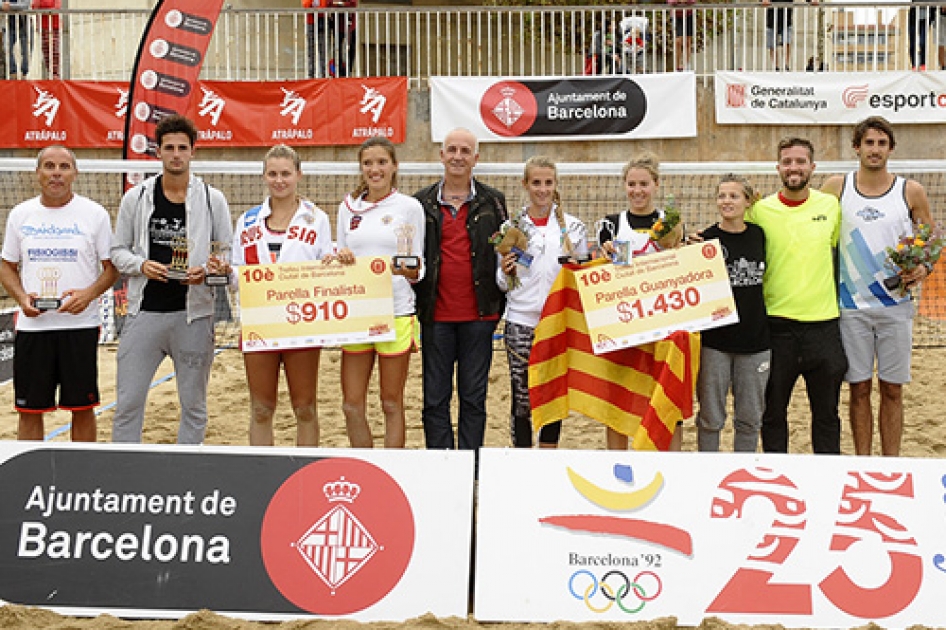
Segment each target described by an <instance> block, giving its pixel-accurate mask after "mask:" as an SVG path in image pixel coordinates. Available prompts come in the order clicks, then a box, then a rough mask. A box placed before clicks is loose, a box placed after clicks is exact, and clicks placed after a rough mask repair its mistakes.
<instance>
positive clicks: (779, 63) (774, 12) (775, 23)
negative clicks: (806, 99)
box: [762, 0, 818, 72]
mask: <svg viewBox="0 0 946 630" xmlns="http://www.w3.org/2000/svg"><path fill="white" fill-rule="evenodd" d="M808 2H810V3H811V4H818V0H808ZM772 4H775V5H783V6H772V7H770V8H769V9H768V10H767V11H766V12H765V47H766V48H768V49H769V60H770V61H771V62H772V66H774V68H775V70H776V71H779V70H785V71H786V72H788V71H789V70H791V59H792V15H793V10H792V8H791V5H792V0H762V6H764V7H768V6H769V5H772ZM784 5H788V6H784ZM780 47H781V48H782V52H783V53H784V54H783V55H782V56H781V58H780V55H779V50H778V49H779V48H780Z"/></svg>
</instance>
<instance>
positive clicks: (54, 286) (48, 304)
mask: <svg viewBox="0 0 946 630" xmlns="http://www.w3.org/2000/svg"><path fill="white" fill-rule="evenodd" d="M36 275H37V276H38V277H39V297H38V298H34V299H33V308H35V309H37V310H40V311H58V310H59V307H60V306H62V298H61V297H59V277H60V276H61V275H62V272H61V271H60V270H59V269H57V268H56V267H43V268H41V269H40V270H39V271H37V272H36Z"/></svg>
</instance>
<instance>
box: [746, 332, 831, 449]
mask: <svg viewBox="0 0 946 630" xmlns="http://www.w3.org/2000/svg"><path fill="white" fill-rule="evenodd" d="M769 326H770V327H771V331H772V368H771V372H770V373H769V383H768V385H767V386H766V388H765V413H764V414H763V415H762V450H763V451H765V452H766V453H787V452H788V404H789V401H791V398H792V390H793V389H794V387H795V382H796V381H797V380H798V377H799V376H801V377H802V378H804V379H805V387H806V389H807V390H808V405H809V407H810V409H811V447H812V450H813V451H814V452H815V453H831V454H840V453H841V418H840V416H839V415H838V402H839V399H840V396H841V383H842V382H843V380H844V373H845V372H846V371H847V358H846V357H845V356H844V347H843V346H842V345H841V329H840V325H839V320H837V319H830V320H828V321H823V322H800V321H796V320H791V319H783V318H781V317H770V318H769Z"/></svg>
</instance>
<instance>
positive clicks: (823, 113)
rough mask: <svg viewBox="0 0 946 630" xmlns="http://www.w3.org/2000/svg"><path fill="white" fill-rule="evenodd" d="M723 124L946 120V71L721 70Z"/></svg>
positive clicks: (718, 94)
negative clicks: (882, 118)
mask: <svg viewBox="0 0 946 630" xmlns="http://www.w3.org/2000/svg"><path fill="white" fill-rule="evenodd" d="M715 93H716V122H717V123H719V124H721V125H740V124H741V125H780V126H784V125H846V124H855V123H857V122H860V121H861V120H863V119H865V118H867V117H868V116H883V117H884V118H886V119H887V120H889V121H890V122H891V123H893V124H895V125H896V124H916V123H942V122H946V72H717V73H716V77H715Z"/></svg>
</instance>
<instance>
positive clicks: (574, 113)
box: [430, 72, 696, 143]
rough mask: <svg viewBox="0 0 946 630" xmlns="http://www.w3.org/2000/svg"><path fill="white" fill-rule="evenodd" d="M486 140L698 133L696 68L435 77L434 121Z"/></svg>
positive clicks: (436, 127)
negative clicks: (638, 72)
mask: <svg viewBox="0 0 946 630" xmlns="http://www.w3.org/2000/svg"><path fill="white" fill-rule="evenodd" d="M457 127H464V128H466V129H469V130H470V131H472V132H473V134H474V135H475V136H476V137H477V138H479V139H480V141H481V142H533V141H537V140H545V141H551V140H628V139H638V138H692V137H695V136H696V75H694V74H693V73H692V72H677V73H666V74H641V75H608V76H594V77H590V76H589V77H519V78H495V77H431V78H430V129H431V136H432V139H433V141H434V142H438V143H439V142H443V139H444V137H445V136H446V135H447V133H449V132H450V130H451V129H455V128H457Z"/></svg>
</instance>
